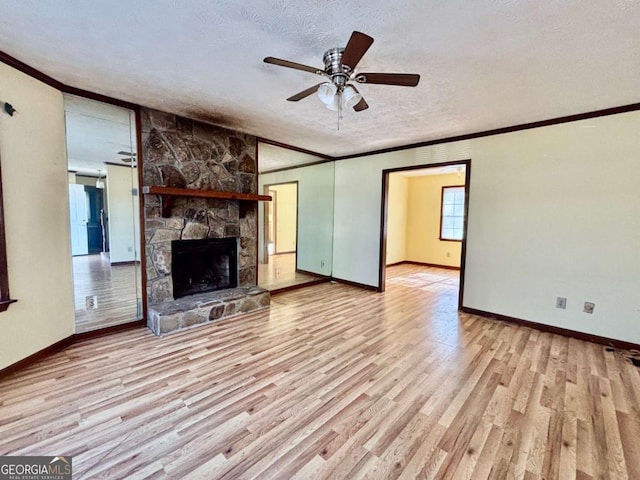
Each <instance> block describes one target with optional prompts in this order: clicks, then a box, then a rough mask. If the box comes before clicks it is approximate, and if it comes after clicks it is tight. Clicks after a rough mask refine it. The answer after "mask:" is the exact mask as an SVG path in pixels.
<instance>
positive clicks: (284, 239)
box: [269, 183, 298, 253]
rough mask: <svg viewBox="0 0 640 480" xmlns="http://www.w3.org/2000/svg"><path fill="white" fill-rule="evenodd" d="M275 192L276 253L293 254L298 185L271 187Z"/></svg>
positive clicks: (289, 184) (288, 184) (287, 184)
mask: <svg viewBox="0 0 640 480" xmlns="http://www.w3.org/2000/svg"><path fill="white" fill-rule="evenodd" d="M269 190H274V191H275V192H276V198H275V200H276V202H275V205H274V206H275V210H276V245H275V248H276V250H275V251H276V253H285V252H295V250H296V231H297V228H298V227H297V225H296V222H297V202H298V200H297V197H298V184H297V183H286V184H284V185H272V186H270V187H269Z"/></svg>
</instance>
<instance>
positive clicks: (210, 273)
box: [171, 237, 238, 299]
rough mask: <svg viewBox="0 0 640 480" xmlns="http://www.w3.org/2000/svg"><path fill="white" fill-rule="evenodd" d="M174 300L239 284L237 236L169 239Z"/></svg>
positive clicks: (234, 286)
mask: <svg viewBox="0 0 640 480" xmlns="http://www.w3.org/2000/svg"><path fill="white" fill-rule="evenodd" d="M171 276H172V280H173V297H174V298H175V299H178V298H181V297H185V296H187V295H192V294H196V293H204V292H211V291H214V290H222V289H225V288H236V287H237V286H238V238H237V237H228V238H205V239H202V240H174V241H172V242H171Z"/></svg>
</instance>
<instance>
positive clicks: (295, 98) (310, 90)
mask: <svg viewBox="0 0 640 480" xmlns="http://www.w3.org/2000/svg"><path fill="white" fill-rule="evenodd" d="M320 85H322V83H319V84H317V85H314V86H313V87H309V88H307V89H306V90H303V91H301V92H299V93H296V94H295V95H293V96H291V97H289V98H287V101H289V102H297V101H298V100H302V99H303V98H306V97H308V96H309V95H311V94H312V93H315V92H316V91H317V90H318V87H319V86H320Z"/></svg>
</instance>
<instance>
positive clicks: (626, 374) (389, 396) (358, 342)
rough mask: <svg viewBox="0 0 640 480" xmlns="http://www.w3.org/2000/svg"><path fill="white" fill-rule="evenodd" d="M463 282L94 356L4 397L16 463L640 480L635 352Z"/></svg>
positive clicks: (295, 308) (293, 306)
mask: <svg viewBox="0 0 640 480" xmlns="http://www.w3.org/2000/svg"><path fill="white" fill-rule="evenodd" d="M456 275H457V274H456V272H449V271H446V270H437V269H425V268H421V267H415V266H399V267H393V268H389V269H388V271H387V278H388V282H387V291H386V292H385V293H384V294H378V293H374V292H370V291H365V290H361V289H358V288H354V287H350V286H345V285H340V284H334V283H325V284H321V285H317V286H314V287H310V288H307V289H302V290H296V291H292V292H288V293H284V294H282V295H278V296H277V297H274V298H273V302H272V305H271V309H270V310H265V311H260V312H254V313H252V314H249V315H245V316H242V317H236V318H234V319H229V320H226V321H222V322H219V323H216V324H212V325H210V326H206V327H199V328H196V329H194V330H191V331H186V332H181V333H176V334H172V335H169V336H166V337H162V338H160V337H154V336H153V335H152V334H151V333H149V332H148V331H147V330H143V329H140V330H134V331H127V332H120V333H117V334H114V335H112V336H109V337H103V338H95V339H91V340H86V341H84V342H82V343H79V344H76V345H74V346H72V347H70V348H68V349H67V350H65V351H64V352H61V353H58V354H55V355H52V356H51V357H49V358H48V359H46V360H45V361H42V362H41V363H39V364H37V365H34V366H32V367H30V368H28V369H25V370H23V371H21V372H19V373H17V374H15V375H13V376H11V377H9V378H6V379H4V380H2V381H0V399H1V403H0V454H3V455H4V454H12V455H19V454H25V455H45V454H46V455H61V454H64V455H73V465H74V472H75V475H74V478H77V479H81V478H86V479H88V478H91V479H94V478H108V479H116V478H127V479H141V478H171V479H177V478H180V479H182V478H203V479H218V478H225V479H244V478H246V479H248V478H257V479H269V478H278V479H292V478H294V479H302V478H307V479H332V480H335V479H349V480H355V479H363V478H370V479H385V480H386V479H394V478H403V479H413V478H433V479H449V478H467V479H473V480H476V479H484V478H492V479H504V478H523V479H526V480H532V479H542V478H544V479H549V480H551V479H561V480H564V479H570V478H577V479H580V480H585V479H600V478H604V479H626V478H630V479H639V478H640V442H639V441H638V439H639V438H640V414H639V408H640V403H639V400H640V373H639V371H640V369H638V368H636V367H634V366H633V365H631V363H630V362H629V360H628V359H627V358H626V353H625V352H610V351H607V350H606V349H605V348H604V347H603V346H600V345H596V344H591V343H587V342H583V341H579V340H575V339H569V338H566V337H561V336H556V335H552V334H549V333H542V332H539V331H536V330H532V329H529V328H526V327H521V326H516V325H511V324H509V323H504V322H500V321H494V320H490V319H484V318H480V317H476V316H472V315H466V314H459V313H458V312H456V311H455V307H452V305H455V295H456V293H455V291H456V288H455V282H456V279H455V276H456ZM452 302H453V303H452Z"/></svg>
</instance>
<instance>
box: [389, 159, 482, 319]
mask: <svg viewBox="0 0 640 480" xmlns="http://www.w3.org/2000/svg"><path fill="white" fill-rule="evenodd" d="M452 165H454V166H455V165H460V166H464V167H465V178H464V220H463V232H462V248H461V252H460V287H459V290H458V310H460V309H461V308H462V305H463V300H464V276H465V267H466V259H467V227H468V217H469V191H470V186H471V159H465V160H454V161H450V162H440V163H427V164H422V165H411V166H408V167H398V168H388V169H385V170H382V197H381V205H380V258H379V266H378V292H384V290H385V282H386V269H387V265H386V264H387V261H386V260H387V225H388V219H387V215H388V211H389V174H391V173H396V172H406V171H409V170H422V169H427V168H438V167H448V166H452Z"/></svg>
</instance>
